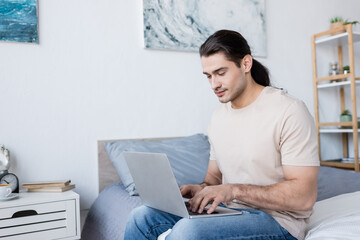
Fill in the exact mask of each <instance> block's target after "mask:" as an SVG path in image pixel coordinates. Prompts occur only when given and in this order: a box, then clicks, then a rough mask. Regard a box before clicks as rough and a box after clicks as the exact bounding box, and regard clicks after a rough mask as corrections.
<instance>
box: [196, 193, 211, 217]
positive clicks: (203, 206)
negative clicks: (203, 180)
mask: <svg viewBox="0 0 360 240" xmlns="http://www.w3.org/2000/svg"><path fill="white" fill-rule="evenodd" d="M212 200H213V199H212V198H211V197H208V196H205V197H204V198H203V200H202V201H201V203H200V206H199V210H198V213H202V212H203V211H204V209H205V207H206V206H207V205H208V204H209V202H210V201H212Z"/></svg>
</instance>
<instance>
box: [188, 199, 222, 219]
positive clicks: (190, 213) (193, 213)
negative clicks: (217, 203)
mask: <svg viewBox="0 0 360 240" xmlns="http://www.w3.org/2000/svg"><path fill="white" fill-rule="evenodd" d="M185 205H186V209H187V210H188V212H189V215H191V216H195V215H205V214H208V213H207V212H206V210H203V211H202V213H198V212H193V211H191V209H190V203H188V202H185ZM218 213H219V212H216V211H214V212H212V213H210V215H211V214H218Z"/></svg>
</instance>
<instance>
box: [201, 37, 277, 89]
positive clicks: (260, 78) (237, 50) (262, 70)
mask: <svg viewBox="0 0 360 240" xmlns="http://www.w3.org/2000/svg"><path fill="white" fill-rule="evenodd" d="M218 52H222V53H224V54H225V56H226V58H227V59H228V60H229V61H232V62H234V63H235V64H236V66H238V67H240V62H241V59H243V58H244V57H245V56H246V55H248V54H249V55H251V50H250V47H249V45H248V43H247V41H246V39H245V38H244V37H243V36H242V35H241V34H240V33H238V32H235V31H230V30H220V31H217V32H215V33H214V34H213V35H211V36H210V37H209V38H208V39H207V40H206V41H205V42H204V43H203V44H202V45H201V47H200V50H199V53H200V57H203V56H205V57H208V56H210V55H213V54H215V53H218ZM251 76H252V77H253V79H254V80H255V82H256V83H257V84H260V85H262V86H270V77H269V70H268V69H267V68H266V67H265V66H264V65H262V64H261V63H260V62H258V61H257V60H255V59H254V58H253V64H252V68H251Z"/></svg>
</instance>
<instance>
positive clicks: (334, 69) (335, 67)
mask: <svg viewBox="0 0 360 240" xmlns="http://www.w3.org/2000/svg"><path fill="white" fill-rule="evenodd" d="M329 65H330V69H329V76H335V75H338V74H339V68H338V63H337V62H330V64H329ZM340 81H341V80H339V79H338V80H331V81H330V82H331V83H333V82H340Z"/></svg>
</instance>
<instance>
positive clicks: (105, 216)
mask: <svg viewBox="0 0 360 240" xmlns="http://www.w3.org/2000/svg"><path fill="white" fill-rule="evenodd" d="M355 191H360V173H355V172H353V171H347V170H341V169H336V168H330V167H320V171H319V178H318V197H317V201H320V200H324V199H327V198H330V197H334V196H337V195H340V194H344V193H350V192H355ZM140 205H141V200H140V197H138V196H130V195H129V194H128V192H127V191H126V190H125V187H124V186H123V185H122V184H121V183H115V184H112V185H110V186H108V187H107V188H106V189H104V190H103V191H102V192H101V193H100V194H99V197H98V198H97V199H96V201H95V202H94V204H93V205H92V206H91V209H90V211H89V214H88V216H87V219H86V222H85V225H84V228H83V231H82V234H81V239H85V240H118V239H119V240H120V239H123V238H124V231H125V226H126V222H127V218H128V216H129V214H130V212H131V210H132V209H134V208H135V207H137V206H140Z"/></svg>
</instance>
